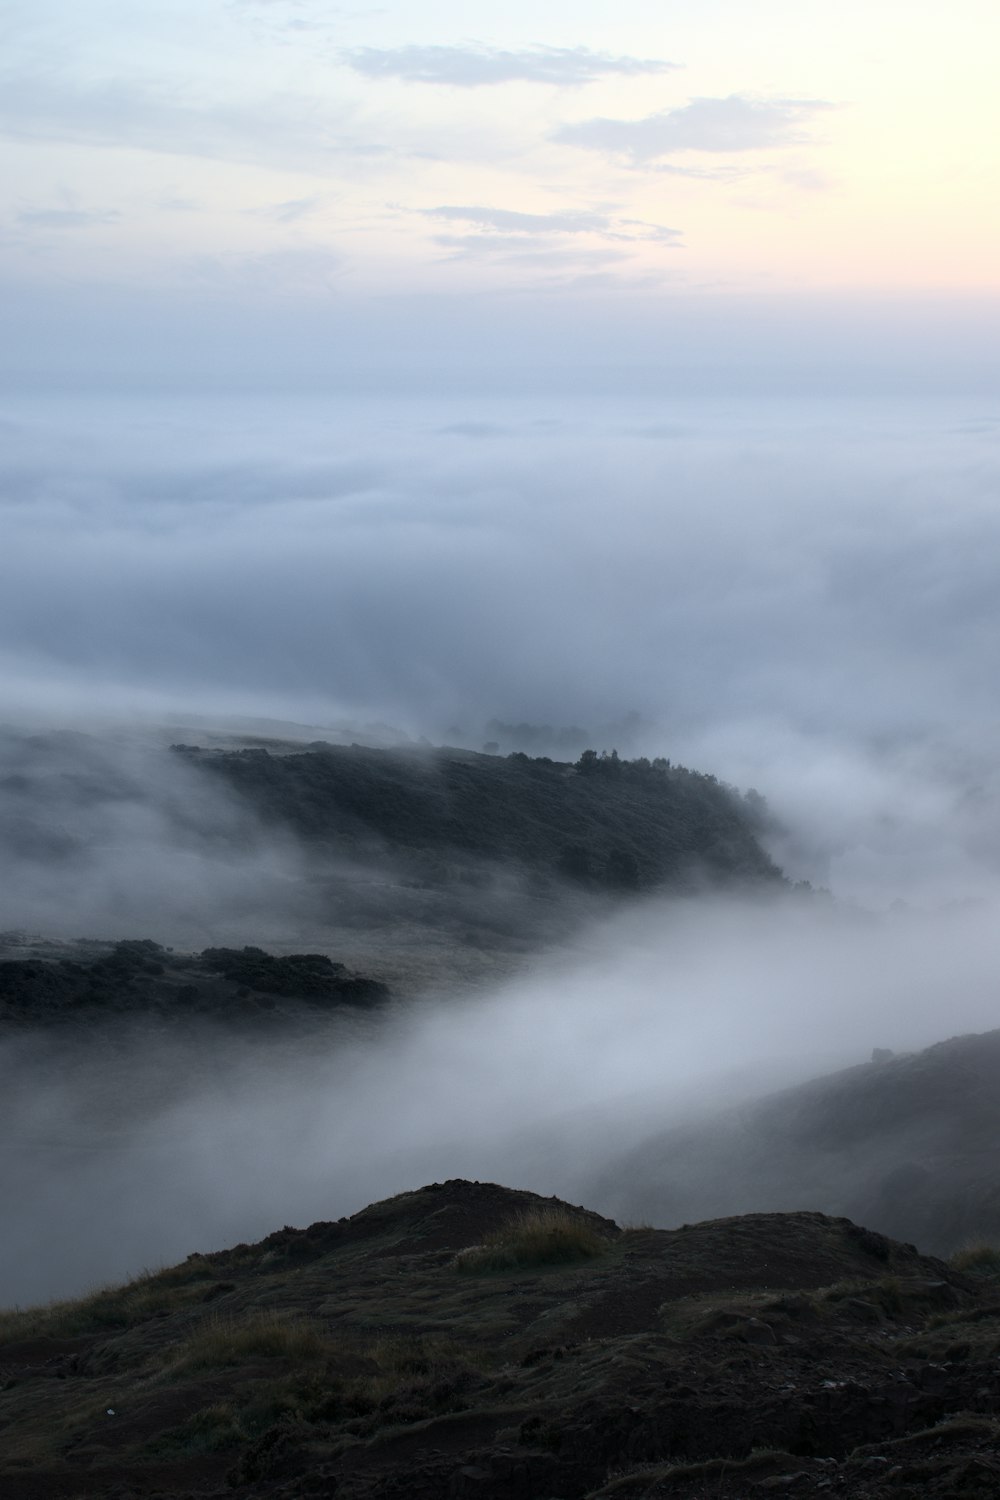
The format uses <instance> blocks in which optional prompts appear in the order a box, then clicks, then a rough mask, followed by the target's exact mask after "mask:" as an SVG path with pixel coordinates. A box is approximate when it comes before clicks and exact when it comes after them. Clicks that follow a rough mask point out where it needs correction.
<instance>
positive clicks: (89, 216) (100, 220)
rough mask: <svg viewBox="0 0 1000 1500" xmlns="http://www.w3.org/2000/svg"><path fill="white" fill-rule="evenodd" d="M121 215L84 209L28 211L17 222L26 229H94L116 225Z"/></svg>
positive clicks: (18, 217)
mask: <svg viewBox="0 0 1000 1500" xmlns="http://www.w3.org/2000/svg"><path fill="white" fill-rule="evenodd" d="M120 219H121V214H120V213H118V212H116V211H115V210H107V211H104V212H101V211H94V210H88V209H82V208H40V209H28V210H25V211H24V212H23V213H19V214H18V216H17V222H18V224H20V225H21V226H22V228H25V229H93V228H95V227H97V226H99V225H105V224H116V223H117V222H118V221H119V220H120Z"/></svg>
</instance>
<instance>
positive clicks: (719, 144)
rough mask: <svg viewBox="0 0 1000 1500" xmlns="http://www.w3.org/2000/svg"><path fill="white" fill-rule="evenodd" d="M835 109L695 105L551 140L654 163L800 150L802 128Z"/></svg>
mask: <svg viewBox="0 0 1000 1500" xmlns="http://www.w3.org/2000/svg"><path fill="white" fill-rule="evenodd" d="M833 107H834V106H833V105H832V104H829V103H826V102H825V101H824V100H822V99H749V98H745V97H744V96H742V95H740V94H730V95H729V96H728V97H727V98H725V99H693V100H692V101H691V103H690V104H685V105H682V106H681V107H680V108H679V109H665V110H662V111H660V112H659V113H658V114H655V115H646V116H645V117H644V118H643V119H641V120H614V119H602V118H598V119H593V120H581V121H579V122H577V123H575V124H571V125H563V126H561V127H560V128H559V129H558V130H557V131H556V132H555V133H554V134H553V136H552V139H553V140H555V141H558V142H560V143H561V144H563V145H568V146H582V147H584V148H585V149H587V150H589V151H604V152H608V153H610V154H612V155H623V156H627V157H629V158H630V159H631V160H632V161H634V162H651V161H656V160H657V158H658V157H662V156H672V155H675V154H676V153H678V152H684V151H706V152H712V153H718V154H729V153H740V152H744V151H761V150H764V149H768V148H773V147H780V146H794V145H799V144H801V143H802V142H803V141H806V140H808V139H809V137H808V135H807V134H806V132H805V131H804V129H803V127H804V126H806V125H808V124H809V123H810V122H811V121H812V119H813V118H814V117H815V116H816V115H817V114H819V113H820V112H821V111H823V110H828V109H832V108H833Z"/></svg>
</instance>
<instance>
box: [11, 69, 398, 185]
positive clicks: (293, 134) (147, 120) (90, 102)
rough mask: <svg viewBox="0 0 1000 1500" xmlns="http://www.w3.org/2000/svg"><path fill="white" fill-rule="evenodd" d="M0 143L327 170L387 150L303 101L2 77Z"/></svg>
mask: <svg viewBox="0 0 1000 1500" xmlns="http://www.w3.org/2000/svg"><path fill="white" fill-rule="evenodd" d="M0 136H6V137H8V138H10V139H14V140H32V141H65V142H71V143H73V144H74V145H77V146H78V145H81V144H87V145H91V146H99V147H102V148H107V149H113V150H138V151H152V152H156V153H162V154H167V155H177V156H196V157H203V158H207V159H210V160H223V161H239V162H266V163H277V164H281V165H285V166H289V165H291V166H295V167H297V168H298V167H304V166H310V165H313V166H315V165H320V164H322V165H324V166H329V164H330V162H331V161H332V160H334V159H335V158H338V157H345V158H350V157H357V156H359V155H362V156H366V157H367V156H372V155H378V154H381V153H382V152H383V151H384V150H385V148H383V147H380V146H379V145H378V144H376V143H374V142H359V140H358V138H357V130H356V121H355V119H354V116H353V113H352V111H351V110H350V108H349V107H347V106H345V105H344V104H342V103H338V104H337V105H331V104H330V103H329V101H327V100H316V99H309V98H307V97H305V96H290V95H287V94H278V93H275V94H271V95H269V96H260V97H258V98H256V99H253V100H246V101H243V100H221V99H212V98H208V99H204V98H201V97H199V96H197V94H196V93H195V92H194V91H193V90H190V89H185V88H184V87H183V86H178V87H176V88H174V87H171V86H170V85H168V84H165V83H161V84H156V83H152V82H150V83H148V84H144V85H141V86H140V85H138V84H133V83H128V82H123V81H121V80H117V79H106V80H98V81H96V82H88V83H81V82H78V81H77V80H75V79H71V78H68V77H66V78H57V77H55V76H54V75H48V74H37V75H30V74H28V73H26V72H24V71H21V70H18V71H14V70H13V69H11V70H8V72H7V73H6V74H4V75H2V76H0Z"/></svg>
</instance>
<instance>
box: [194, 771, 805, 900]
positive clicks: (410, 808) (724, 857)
mask: <svg viewBox="0 0 1000 1500" xmlns="http://www.w3.org/2000/svg"><path fill="white" fill-rule="evenodd" d="M174 749H175V751H176V752H177V753H178V754H181V755H183V756H184V757H185V758H186V759H187V760H188V761H189V762H190V763H191V764H193V765H194V766H195V767H196V768H197V769H199V770H201V771H203V772H204V774H206V775H208V776H214V777H218V778H220V779H222V780H223V781H224V782H225V783H226V785H227V786H228V787H230V788H233V789H235V790H236V791H237V792H238V793H239V794H240V795H241V796H242V797H243V798H245V799H246V800H247V801H248V802H249V803H250V804H251V805H252V806H253V808H254V809H255V811H256V812H258V813H259V814H260V815H262V816H263V817H265V818H266V819H268V820H269V821H271V822H272V823H275V824H278V825H281V826H283V827H285V828H291V829H293V830H294V831H295V833H297V834H298V835H299V836H300V837H302V838H303V839H305V840H307V841H308V842H309V843H310V844H311V845H312V846H313V847H314V848H315V847H317V846H320V847H325V848H327V849H328V850H330V851H332V852H336V853H339V854H341V855H349V856H353V857H363V858H366V859H371V858H386V857H390V858H392V859H394V860H396V861H399V862H401V863H402V865H403V866H404V867H410V868H411V869H413V870H414V871H415V872H417V873H421V874H423V875H424V876H425V877H427V878H429V879H431V880H433V881H440V880H447V879H448V878H450V877H455V876H459V877H462V878H467V877H468V876H469V874H470V872H472V871H474V869H475V867H476V866H477V865H479V864H487V865H491V864H492V865H495V864H503V865H514V866H517V867H519V868H520V869H522V870H524V871H530V872H533V873H536V874H541V875H544V876H550V877H553V878H560V879H567V880H570V881H573V882H575V883H577V884H579V885H582V886H585V887H588V888H592V889H600V890H621V891H628V890H644V889H649V888H651V887H654V886H658V885H665V884H669V885H673V886H678V887H683V888H691V887H692V886H695V885H697V884H699V883H702V882H705V881H710V882H713V883H719V882H723V883H726V882H734V881H761V880H763V881H767V882H776V881H778V880H780V878H781V876H780V872H779V871H778V870H777V868H776V866H775V865H774V864H773V863H772V861H771V860H770V859H769V857H768V856H767V855H766V854H765V852H764V850H763V849H762V848H761V845H760V843H759V842H758V838H757V832H758V824H757V816H756V803H755V802H754V801H753V800H751V801H746V800H744V799H743V798H741V797H740V796H739V795H738V794H737V793H735V792H734V791H733V790H732V788H729V787H726V786H724V785H723V784H722V783H720V782H719V781H718V780H717V779H716V778H715V777H714V776H710V775H705V774H703V773H701V772H697V771H690V770H688V769H687V768H686V767H683V766H672V765H671V764H670V763H669V762H668V761H654V762H651V761H648V760H637V761H624V760H619V758H618V756H617V755H616V754H615V753H614V752H612V753H611V754H610V755H602V756H599V755H597V754H596V753H595V752H594V751H585V752H584V754H583V755H582V756H581V757H580V759H579V760H578V761H577V762H576V763H575V764H574V765H570V764H567V763H564V762H561V761H553V760H550V759H548V758H546V757H542V758H537V759H531V758H529V757H528V756H527V755H523V754H519V753H515V754H513V755H508V756H505V757H500V756H495V755H480V754H476V753H474V752H471V751H466V750H454V749H447V748H446V749H431V748H430V747H428V748H426V749H412V748H410V749H371V748H368V747H366V746H362V745H350V746H339V745H320V746H316V747H313V748H311V749H310V750H309V751H307V752H306V753H302V754H281V755H275V754H270V753H269V752H268V751H267V750H266V749H264V748H257V749H248V750H241V751H236V752H226V751H203V750H199V749H197V747H192V746H175V747H174ZM758 800H759V799H758Z"/></svg>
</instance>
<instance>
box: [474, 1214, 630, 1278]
mask: <svg viewBox="0 0 1000 1500" xmlns="http://www.w3.org/2000/svg"><path fill="white" fill-rule="evenodd" d="M607 1247H608V1242H607V1240H606V1239H605V1237H604V1236H603V1235H601V1234H598V1233H597V1231H596V1230H595V1229H593V1228H592V1227H591V1225H590V1224H588V1223H587V1221H586V1220H585V1219H582V1218H578V1217H577V1216H576V1215H575V1214H572V1213H568V1212H567V1211H566V1209H561V1208H540V1209H531V1210H528V1211H527V1212H525V1213H522V1214H518V1215H517V1217H516V1218H514V1219H511V1220H510V1221H509V1222H508V1223H507V1224H505V1225H503V1226H501V1228H500V1229H498V1230H496V1232H495V1233H494V1234H491V1235H490V1236H489V1238H488V1239H487V1240H485V1241H484V1242H483V1244H481V1245H474V1246H473V1247H472V1248H471V1249H469V1250H463V1251H462V1252H461V1253H460V1254H459V1255H458V1256H457V1257H456V1260H455V1265H456V1267H457V1269H458V1270H459V1271H473V1272H474V1271H511V1270H517V1269H518V1268H520V1267H523V1266H555V1265H566V1264H569V1263H571V1262H573V1261H577V1260H591V1259H593V1257H594V1256H596V1255H601V1254H603V1252H604V1251H605V1250H606V1249H607Z"/></svg>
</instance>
